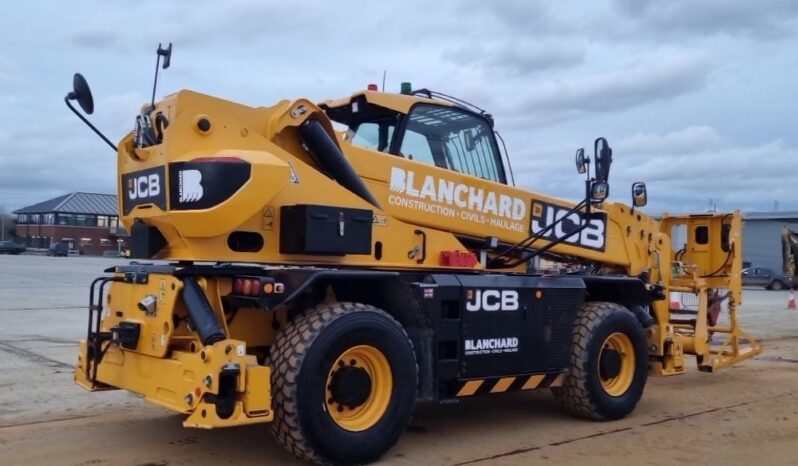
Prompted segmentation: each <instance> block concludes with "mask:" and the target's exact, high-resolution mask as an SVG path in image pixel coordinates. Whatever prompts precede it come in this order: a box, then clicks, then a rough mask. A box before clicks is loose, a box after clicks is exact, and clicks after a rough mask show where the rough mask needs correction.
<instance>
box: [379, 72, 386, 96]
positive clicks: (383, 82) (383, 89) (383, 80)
mask: <svg viewBox="0 0 798 466" xmlns="http://www.w3.org/2000/svg"><path fill="white" fill-rule="evenodd" d="M387 74H388V70H382V87H381V88H380V89H382V92H385V75H387Z"/></svg>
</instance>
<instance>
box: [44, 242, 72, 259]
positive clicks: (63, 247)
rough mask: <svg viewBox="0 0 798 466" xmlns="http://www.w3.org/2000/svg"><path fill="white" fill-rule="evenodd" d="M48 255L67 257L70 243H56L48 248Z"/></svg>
mask: <svg viewBox="0 0 798 466" xmlns="http://www.w3.org/2000/svg"><path fill="white" fill-rule="evenodd" d="M47 255H48V256H62V257H66V256H68V255H69V245H68V244H66V243H55V244H54V245H52V246H50V249H48V250H47Z"/></svg>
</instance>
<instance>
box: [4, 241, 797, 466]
mask: <svg viewBox="0 0 798 466" xmlns="http://www.w3.org/2000/svg"><path fill="white" fill-rule="evenodd" d="M117 261H118V260H114V259H99V258H97V259H92V258H76V257H69V258H48V257H34V256H0V464H2V465H149V466H152V465H181V464H185V465H221V464H236V465H249V464H253V465H254V464H270V465H279V464H298V462H297V461H295V460H294V459H293V458H292V457H291V456H290V455H288V454H287V453H285V452H284V451H283V450H282V449H281V448H280V447H279V446H278V445H277V444H276V443H275V441H274V440H272V438H271V435H270V433H269V429H268V426H256V427H246V428H234V429H226V430H214V431H199V430H189V429H184V428H183V427H182V426H181V421H182V418H181V417H180V416H177V415H173V414H171V413H169V412H166V411H164V410H162V409H160V408H158V407H155V406H153V405H150V404H149V403H147V402H145V401H143V400H140V399H139V398H137V397H136V396H134V395H132V394H129V393H124V392H121V391H113V392H104V393H93V394H92V393H87V392H84V391H83V390H82V389H80V388H78V387H77V386H75V385H74V384H73V383H72V374H71V372H72V365H73V363H74V360H75V358H76V345H75V341H76V340H78V339H79V338H80V337H81V335H82V334H83V332H85V326H86V321H85V319H86V312H87V311H86V308H85V306H86V301H87V298H88V284H89V283H90V281H91V279H92V278H93V277H94V276H96V275H98V274H99V272H100V271H101V270H102V269H103V268H105V267H108V266H110V265H112V264H114V263H116V262H117ZM787 299H788V292H786V291H782V292H776V291H765V290H759V289H749V290H746V292H745V297H744V304H743V308H742V311H741V319H742V322H743V324H744V325H745V327H746V329H747V330H748V331H749V332H750V333H751V334H753V335H754V336H756V337H758V338H760V339H761V340H763V342H764V345H765V352H764V354H762V355H760V356H759V357H757V358H756V359H754V360H751V361H747V362H744V363H742V364H740V365H738V366H736V367H733V368H730V369H727V370H725V371H722V372H720V373H717V374H704V373H699V372H698V371H697V370H695V368H694V366H692V365H691V366H690V367H689V369H690V371H689V373H688V374H686V375H684V376H680V377H671V378H651V379H649V382H648V386H647V388H646V392H645V394H644V396H643V399H642V401H641V402H640V404H639V405H638V407H637V410H636V411H635V412H634V413H633V414H632V415H631V416H629V417H628V418H626V419H623V420H620V421H616V422H608V423H595V422H588V421H583V420H579V419H574V418H570V417H568V416H567V415H565V414H563V413H561V412H560V411H559V410H558V409H557V407H556V406H555V404H554V402H553V400H552V397H551V395H550V393H548V392H547V391H541V392H531V393H516V394H510V395H503V396H496V397H485V398H475V399H469V400H465V401H463V402H461V403H459V404H452V405H432V404H422V405H419V406H418V407H417V409H416V413H415V416H414V418H413V421H412V423H411V425H410V427H409V428H408V429H407V432H406V433H405V434H404V435H403V436H402V438H401V439H400V440H399V443H398V445H397V446H396V447H394V448H393V449H392V450H391V451H389V452H388V453H387V454H386V456H385V457H384V458H383V461H382V463H383V464H393V465H426V464H431V465H483V464H484V465H488V464H491V465H492V464H506V465H511V464H524V465H527V464H546V465H552V464H555V465H558V464H585V465H588V464H589V465H592V466H597V465H605V464H606V465H613V466H615V465H623V464H634V465H669V464H717V465H734V464H767V465H780V464H784V465H787V464H798V311H788V310H787V309H786V307H787V306H786V305H787Z"/></svg>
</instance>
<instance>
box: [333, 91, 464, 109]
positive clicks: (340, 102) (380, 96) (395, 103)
mask: <svg viewBox="0 0 798 466" xmlns="http://www.w3.org/2000/svg"><path fill="white" fill-rule="evenodd" d="M362 99H365V101H366V102H368V103H369V104H372V105H377V106H380V107H384V108H388V109H391V110H394V111H396V112H399V113H404V114H407V113H408V112H410V108H411V107H412V106H413V105H415V104H417V103H428V104H435V105H442V106H446V107H453V105H452V104H451V103H450V102H447V101H445V100H439V99H429V98H427V97H423V96H420V95H409V94H393V93H390V92H379V91H359V92H355V93H353V94H352V95H350V96H349V97H342V98H339V99H331V100H324V101H322V102H319V106H321V107H322V108H324V109H339V108H341V107H345V106H348V105H351V104H352V102H356V101H359V100H362Z"/></svg>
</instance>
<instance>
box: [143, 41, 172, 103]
mask: <svg viewBox="0 0 798 466" xmlns="http://www.w3.org/2000/svg"><path fill="white" fill-rule="evenodd" d="M156 53H157V54H158V58H156V59H155V79H154V80H153V82H152V99H151V100H150V109H149V110H148V111H147V113H150V112H152V110H153V109H154V108H155V89H156V88H157V87H158V68H160V67H161V57H163V69H167V68H169V65H170V64H171V61H172V43H171V42H169V46H168V47H166V48H163V47H161V43H160V42H159V43H158V50H157V51H156Z"/></svg>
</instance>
